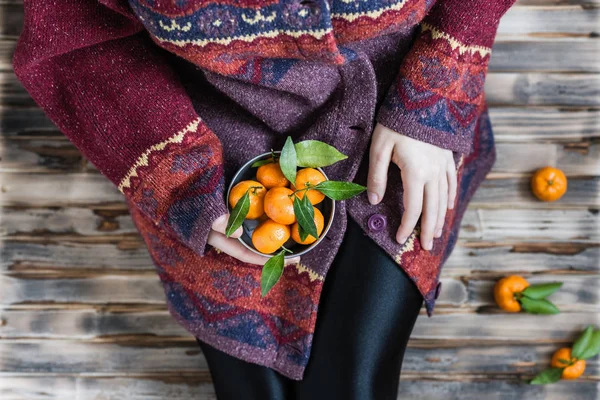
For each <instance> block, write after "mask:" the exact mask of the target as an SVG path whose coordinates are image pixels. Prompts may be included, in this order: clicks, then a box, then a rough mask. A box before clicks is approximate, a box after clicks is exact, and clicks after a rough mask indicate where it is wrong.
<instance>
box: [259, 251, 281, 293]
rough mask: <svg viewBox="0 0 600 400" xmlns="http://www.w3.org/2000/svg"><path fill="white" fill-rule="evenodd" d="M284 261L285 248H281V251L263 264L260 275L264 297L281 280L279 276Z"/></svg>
mask: <svg viewBox="0 0 600 400" xmlns="http://www.w3.org/2000/svg"><path fill="white" fill-rule="evenodd" d="M284 263H285V250H281V251H280V252H279V253H277V254H276V255H274V256H273V257H271V258H269V261H267V262H266V263H265V265H264V266H263V268H262V273H261V276H260V288H261V292H262V297H265V296H266V295H267V293H269V291H270V290H271V288H272V287H273V286H275V284H276V283H277V282H278V281H279V278H281V275H282V274H283V267H284Z"/></svg>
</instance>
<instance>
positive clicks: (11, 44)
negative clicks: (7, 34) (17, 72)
mask: <svg viewBox="0 0 600 400" xmlns="http://www.w3.org/2000/svg"><path fill="white" fill-rule="evenodd" d="M16 45H17V41H16V40H15V39H3V38H0V71H9V70H11V69H12V68H13V66H12V55H13V52H14V51H15V46H16Z"/></svg>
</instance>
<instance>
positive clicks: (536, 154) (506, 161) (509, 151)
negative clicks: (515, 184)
mask: <svg viewBox="0 0 600 400" xmlns="http://www.w3.org/2000/svg"><path fill="white" fill-rule="evenodd" d="M496 154H497V157H496V163H495V164H494V166H493V169H492V171H493V172H497V173H532V172H533V171H535V170H537V169H538V168H540V167H542V166H546V165H551V166H554V167H557V168H560V169H561V170H563V171H564V173H565V174H567V175H588V176H589V175H600V145H598V144H592V143H590V142H579V143H569V144H556V143H531V144H530V143H498V144H497V146H496Z"/></svg>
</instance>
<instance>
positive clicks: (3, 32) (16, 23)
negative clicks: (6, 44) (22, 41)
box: [0, 0, 24, 38]
mask: <svg viewBox="0 0 600 400" xmlns="http://www.w3.org/2000/svg"><path fill="white" fill-rule="evenodd" d="M23 19H24V18H23V5H22V0H21V3H20V4H19V3H13V2H10V3H0V21H2V23H1V24H0V36H4V37H9V38H16V37H18V36H19V34H20V33H21V29H22V27H23Z"/></svg>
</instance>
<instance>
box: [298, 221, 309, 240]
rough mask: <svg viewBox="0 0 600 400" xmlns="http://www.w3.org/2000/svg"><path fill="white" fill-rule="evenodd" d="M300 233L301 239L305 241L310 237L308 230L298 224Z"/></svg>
mask: <svg viewBox="0 0 600 400" xmlns="http://www.w3.org/2000/svg"><path fill="white" fill-rule="evenodd" d="M298 235H299V236H300V240H302V241H305V240H306V238H307V237H308V232H306V231H305V230H304V228H302V225H300V224H298Z"/></svg>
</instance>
